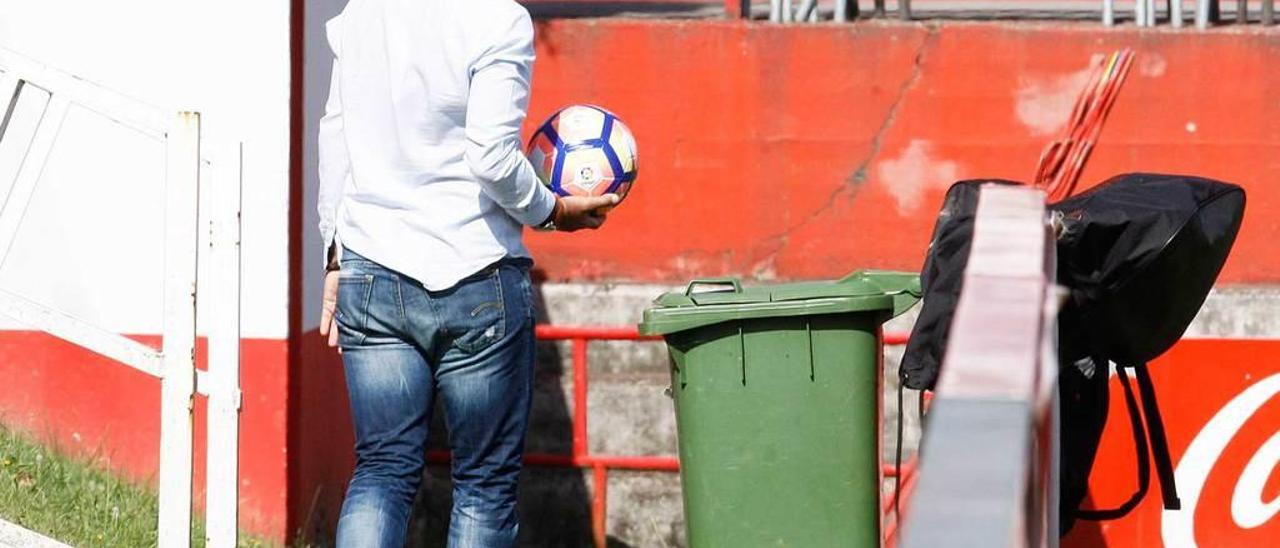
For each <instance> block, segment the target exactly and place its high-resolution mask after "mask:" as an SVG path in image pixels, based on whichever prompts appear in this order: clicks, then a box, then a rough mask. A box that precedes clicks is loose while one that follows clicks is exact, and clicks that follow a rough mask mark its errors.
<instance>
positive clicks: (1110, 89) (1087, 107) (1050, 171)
mask: <svg viewBox="0 0 1280 548" xmlns="http://www.w3.org/2000/svg"><path fill="white" fill-rule="evenodd" d="M1133 58H1134V53H1133V50H1129V49H1123V50H1120V51H1117V52H1115V53H1112V54H1111V55H1109V56H1107V60H1106V61H1105V62H1104V63H1103V64H1102V65H1101V66H1099V67H1098V69H1097V70H1096V71H1094V74H1093V77H1092V78H1091V79H1090V81H1089V85H1088V86H1085V89H1084V92H1083V93H1081V94H1080V98H1079V99H1077V100H1076V104H1075V108H1073V109H1072V112H1071V120H1070V121H1069V123H1068V124H1067V129H1066V131H1065V135H1063V136H1062V137H1061V138H1059V139H1058V140H1056V141H1054V142H1052V143H1049V146H1048V147H1046V148H1045V150H1044V153H1043V154H1041V156H1040V165H1039V166H1038V167H1037V169H1036V177H1035V186H1037V187H1039V188H1043V189H1045V190H1046V191H1047V192H1048V194H1049V201H1051V202H1052V201H1058V200H1061V199H1063V198H1066V197H1068V196H1071V194H1072V193H1074V192H1075V189H1076V184H1077V183H1079V181H1080V174H1081V173H1082V172H1083V171H1084V165H1085V163H1086V162H1088V160H1089V155H1090V154H1091V153H1092V152H1093V147H1094V145H1095V144H1097V142H1098V136H1099V135H1101V134H1102V126H1103V124H1105V123H1106V121H1107V116H1108V115H1109V114H1110V113H1111V107H1112V106H1114V105H1115V101H1116V97H1117V96H1119V94H1120V87H1121V86H1123V85H1124V80H1125V78H1126V77H1127V76H1128V75H1129V69H1130V68H1132V67H1133Z"/></svg>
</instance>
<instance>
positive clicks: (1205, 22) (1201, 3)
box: [1196, 0, 1210, 30]
mask: <svg viewBox="0 0 1280 548" xmlns="http://www.w3.org/2000/svg"><path fill="white" fill-rule="evenodd" d="M1209 1H1210V0H1196V28H1198V29H1200V30H1205V29H1207V28H1209Z"/></svg>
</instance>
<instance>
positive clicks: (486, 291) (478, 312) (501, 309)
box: [443, 268, 507, 354]
mask: <svg viewBox="0 0 1280 548" xmlns="http://www.w3.org/2000/svg"><path fill="white" fill-rule="evenodd" d="M443 304H444V305H445V306H444V309H445V310H444V313H445V314H446V316H447V318H448V320H447V322H448V325H449V334H450V335H451V336H452V338H453V344H452V345H451V346H453V348H456V349H458V350H460V351H462V352H464V353H467V354H477V353H479V352H481V351H483V350H484V349H486V348H488V347H490V346H492V345H493V344H494V343H496V342H498V341H499V340H502V338H503V337H504V336H506V332H507V303H506V299H505V298H504V295H503V287H502V276H501V272H500V270H499V269H497V268H494V269H492V270H491V271H486V273H485V274H484V275H483V276H478V277H475V278H472V279H470V280H466V281H463V282H462V283H460V284H458V286H457V287H456V288H454V290H453V291H452V292H451V294H450V295H449V296H448V297H446V298H445V299H444V303H443Z"/></svg>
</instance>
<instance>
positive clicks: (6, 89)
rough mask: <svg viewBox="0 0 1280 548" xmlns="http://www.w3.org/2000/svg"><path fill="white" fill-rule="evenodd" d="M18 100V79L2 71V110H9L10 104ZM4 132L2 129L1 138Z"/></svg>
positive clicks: (0, 83) (0, 84)
mask: <svg viewBox="0 0 1280 548" xmlns="http://www.w3.org/2000/svg"><path fill="white" fill-rule="evenodd" d="M17 100H18V79H17V78H16V77H14V76H13V75H11V74H9V73H7V72H4V71H0V112H9V105H11V104H12V103H13V102H14V101H17ZM3 138H4V132H3V131H0V139H3Z"/></svg>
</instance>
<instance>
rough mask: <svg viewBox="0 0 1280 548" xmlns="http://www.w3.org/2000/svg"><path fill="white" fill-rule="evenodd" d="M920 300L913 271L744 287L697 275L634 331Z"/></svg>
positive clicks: (899, 308) (657, 303) (894, 309)
mask: <svg viewBox="0 0 1280 548" xmlns="http://www.w3.org/2000/svg"><path fill="white" fill-rule="evenodd" d="M919 298H920V278H919V276H918V275H916V274H915V273H909V272H887V271H880V270H859V271H857V272H854V273H852V274H850V275H848V276H845V277H844V278H841V279H839V280H828V281H820V282H797V283H787V284H771V285H759V286H753V287H746V286H743V285H742V282H741V280H739V279H738V278H700V279H696V280H693V281H691V282H689V285H688V286H686V287H685V289H684V291H676V292H672V293H666V294H663V295H662V296H660V297H658V298H657V299H655V300H654V306H653V307H652V308H650V309H648V310H645V312H644V321H642V322H641V323H640V333H642V334H644V335H669V334H671V333H677V332H680V331H686V330H689V329H695V328H699V327H706V326H709V325H715V324H718V323H723V322H727V321H733V320H745V319H754V318H769V317H780V316H814V315H819V314H841V313H847V312H870V311H876V310H885V311H890V312H891V313H890V316H889V317H893V316H897V315H898V314H901V313H903V312H906V311H907V310H908V309H910V308H911V307H912V306H914V305H915V303H916V301H917V300H919Z"/></svg>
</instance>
